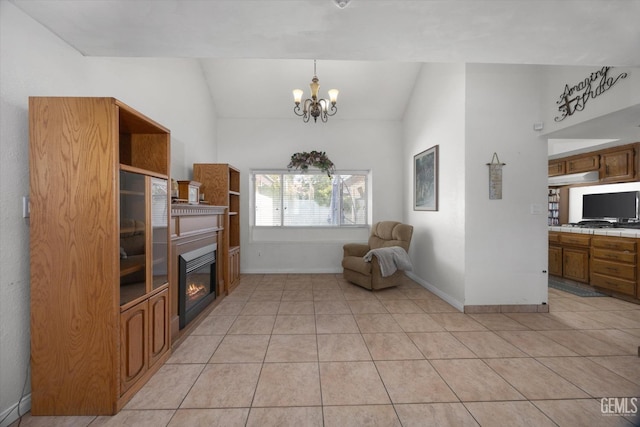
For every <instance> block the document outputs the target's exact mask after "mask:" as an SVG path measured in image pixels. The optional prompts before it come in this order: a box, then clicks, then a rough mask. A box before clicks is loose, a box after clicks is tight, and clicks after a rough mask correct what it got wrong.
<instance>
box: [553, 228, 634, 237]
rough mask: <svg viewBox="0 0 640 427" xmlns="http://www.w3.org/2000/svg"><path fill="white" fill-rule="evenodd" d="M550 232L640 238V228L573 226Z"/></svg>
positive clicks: (554, 229)
mask: <svg viewBox="0 0 640 427" xmlns="http://www.w3.org/2000/svg"><path fill="white" fill-rule="evenodd" d="M549 231H560V232H564V233H577V234H594V235H598V236H613V237H632V238H640V229H638V228H583V227H576V226H571V225H555V226H551V227H549Z"/></svg>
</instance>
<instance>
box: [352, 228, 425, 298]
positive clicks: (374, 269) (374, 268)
mask: <svg viewBox="0 0 640 427" xmlns="http://www.w3.org/2000/svg"><path fill="white" fill-rule="evenodd" d="M412 234H413V226H411V225H407V224H402V223H400V222H396V221H381V222H378V223H376V224H374V225H373V227H372V228H371V236H369V243H368V244H367V245H365V244H361V243H347V244H346V245H344V248H343V249H344V258H342V267H343V273H342V275H343V277H344V278H345V279H346V280H348V281H350V282H352V283H355V284H356V285H360V286H362V287H363V288H367V289H371V290H375V289H383V288H388V287H390V286H397V285H399V284H401V283H402V277H403V276H404V271H402V270H397V271H396V272H395V273H393V274H392V275H390V276H387V277H383V276H382V272H381V271H380V262H379V260H378V258H377V257H376V256H373V258H372V259H371V262H366V261H365V260H364V259H363V257H364V256H365V255H366V254H367V252H369V251H370V250H371V249H377V248H385V247H391V246H400V247H401V248H403V249H404V250H405V251H407V252H409V244H410V243H411V236H412Z"/></svg>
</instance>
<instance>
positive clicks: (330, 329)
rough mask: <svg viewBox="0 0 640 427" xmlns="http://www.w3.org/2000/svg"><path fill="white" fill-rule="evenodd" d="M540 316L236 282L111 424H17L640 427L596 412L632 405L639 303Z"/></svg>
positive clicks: (564, 305)
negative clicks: (620, 403) (608, 402)
mask: <svg viewBox="0 0 640 427" xmlns="http://www.w3.org/2000/svg"><path fill="white" fill-rule="evenodd" d="M549 304H550V305H549V308H550V311H549V313H514V314H473V315H466V314H462V313H459V312H457V310H456V309H455V308H453V307H451V306H450V305H449V304H447V303H446V302H444V301H443V300H441V299H440V298H438V297H437V296H435V295H434V294H432V293H431V292H429V291H427V290H425V289H424V288H422V287H421V286H419V285H418V284H416V283H414V282H413V281H411V280H409V279H405V281H404V283H403V284H402V285H401V286H399V287H397V288H393V289H387V290H382V291H377V292H374V293H372V292H370V291H367V290H364V289H362V288H360V287H357V286H354V285H352V284H349V283H347V282H345V281H344V280H343V279H342V278H341V276H340V275H330V274H320V275H248V276H243V277H242V279H241V283H240V285H239V286H238V287H237V289H236V290H235V291H234V292H233V293H232V294H231V295H229V296H228V297H227V298H225V299H224V300H223V301H221V303H220V304H219V305H218V306H217V307H216V308H215V309H214V310H213V311H212V312H211V314H210V315H209V316H208V317H207V318H206V319H205V320H204V321H203V322H202V323H201V324H200V325H199V326H198V327H197V328H196V329H195V330H194V332H193V333H192V334H191V335H190V336H189V337H187V338H186V339H185V341H184V342H183V343H182V345H181V346H180V347H179V348H178V349H177V350H176V351H175V352H174V354H173V355H172V356H171V358H170V359H169V361H168V362H167V363H166V364H165V365H164V366H163V367H162V368H161V369H160V371H159V372H158V373H157V374H156V375H155V376H154V377H153V378H152V379H151V380H150V381H149V382H148V383H147V384H146V385H145V386H144V388H143V389H142V390H141V391H140V392H139V393H138V394H137V395H135V396H134V398H133V399H132V400H131V401H130V402H129V404H128V405H127V406H126V407H125V408H124V409H123V410H122V411H121V412H120V413H119V414H118V415H116V416H114V417H31V416H30V415H29V414H27V415H25V416H24V417H23V418H22V420H21V423H20V425H21V426H62V425H64V426H87V425H90V426H92V427H94V426H122V425H129V426H154V427H155V426H225V427H232V426H261V427H263V426H295V427H300V426H340V427H344V426H362V425H368V426H430V425H441V426H447V425H448V426H477V425H482V426H519V425H532V426H546V425H550V426H553V425H559V426H631V425H640V414H639V415H635V416H632V415H627V416H620V415H609V416H605V415H603V414H602V410H601V408H602V407H601V401H600V399H601V398H602V397H618V398H622V397H639V396H640V358H639V357H638V346H640V305H635V304H631V303H628V302H624V301H621V300H617V299H613V298H607V297H590V298H581V297H577V296H574V295H572V294H568V293H565V292H562V291H557V290H555V289H549ZM627 402H630V400H628V401H627ZM636 405H637V406H638V408H639V409H640V401H638V402H637V403H636ZM628 409H633V406H631V405H629V407H628ZM17 424H18V422H16V423H14V425H17Z"/></svg>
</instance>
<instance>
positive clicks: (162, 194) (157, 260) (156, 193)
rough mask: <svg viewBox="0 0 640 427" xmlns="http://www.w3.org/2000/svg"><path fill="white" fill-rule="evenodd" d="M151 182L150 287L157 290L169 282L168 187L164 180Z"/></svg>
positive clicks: (157, 179) (152, 179)
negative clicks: (151, 258) (151, 260)
mask: <svg viewBox="0 0 640 427" xmlns="http://www.w3.org/2000/svg"><path fill="white" fill-rule="evenodd" d="M150 180H151V227H152V228H151V230H152V243H153V249H152V255H153V264H152V265H153V267H152V276H153V280H152V286H153V289H157V288H159V287H160V286H162V285H164V284H165V283H167V282H168V281H169V278H168V272H167V267H168V265H169V262H168V259H167V256H168V254H169V251H168V250H167V248H168V243H169V230H168V225H169V198H168V194H169V186H168V181H167V180H166V179H160V178H150Z"/></svg>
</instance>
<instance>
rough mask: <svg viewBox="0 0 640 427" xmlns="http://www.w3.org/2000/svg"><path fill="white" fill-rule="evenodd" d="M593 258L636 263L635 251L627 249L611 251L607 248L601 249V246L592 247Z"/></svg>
mask: <svg viewBox="0 0 640 427" xmlns="http://www.w3.org/2000/svg"><path fill="white" fill-rule="evenodd" d="M591 253H592V255H593V258H598V259H603V260H608V261H616V262H624V263H628V264H635V263H636V253H635V252H629V251H624V252H620V251H611V250H609V249H601V248H595V247H594V248H593V249H592V252H591Z"/></svg>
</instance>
